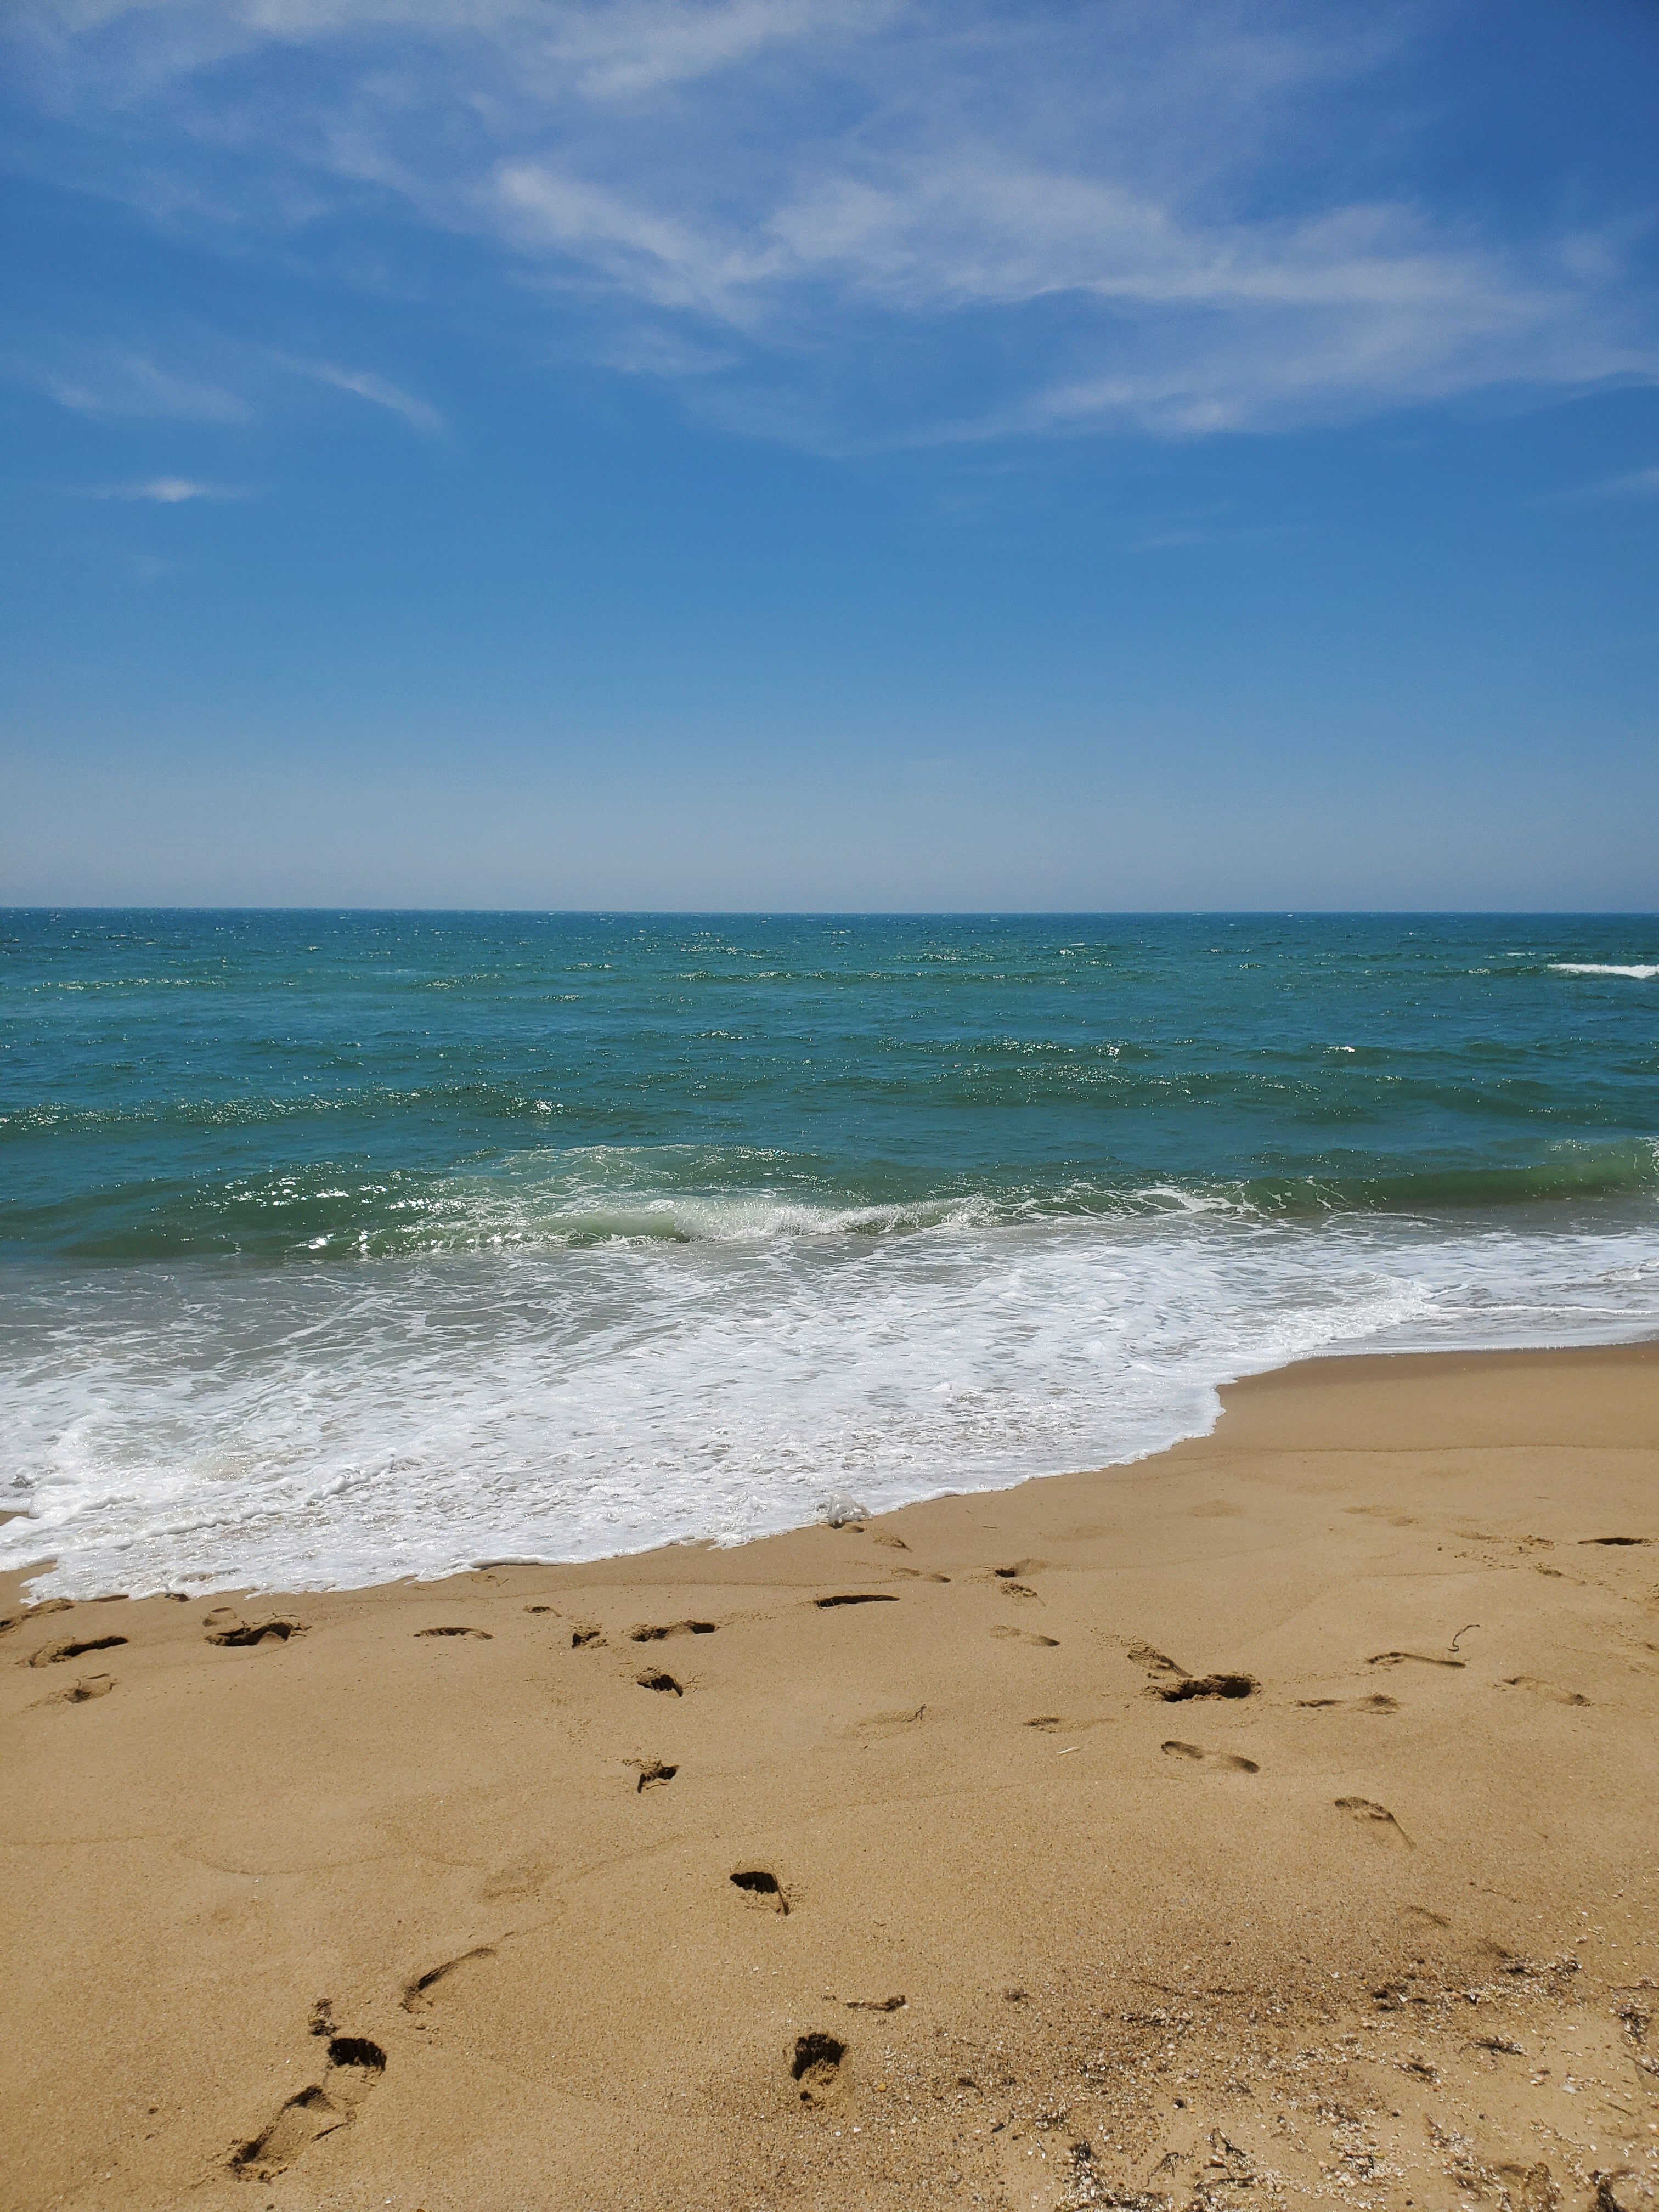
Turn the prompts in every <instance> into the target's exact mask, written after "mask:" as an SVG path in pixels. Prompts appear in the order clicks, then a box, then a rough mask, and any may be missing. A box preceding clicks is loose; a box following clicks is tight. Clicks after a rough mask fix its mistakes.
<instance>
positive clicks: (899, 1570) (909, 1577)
mask: <svg viewBox="0 0 1659 2212" xmlns="http://www.w3.org/2000/svg"><path fill="white" fill-rule="evenodd" d="M893 1572H894V1573H895V1574H896V1575H902V1576H903V1577H904V1579H905V1581H906V1582H908V1583H948V1582H949V1581H950V1579H951V1577H950V1576H949V1575H936V1574H930V1573H928V1572H927V1570H926V1569H924V1568H921V1567H895V1568H894V1570H893Z"/></svg>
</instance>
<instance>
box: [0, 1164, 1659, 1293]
mask: <svg viewBox="0 0 1659 2212" xmlns="http://www.w3.org/2000/svg"><path fill="white" fill-rule="evenodd" d="M907 1182H908V1177H897V1176H895V1175H894V1174H893V1173H892V1171H890V1170H889V1171H872V1173H871V1174H869V1175H868V1176H866V1178H865V1179H864V1182H863V1186H862V1187H860V1186H859V1185H857V1184H853V1183H850V1182H848V1180H847V1179H846V1178H845V1176H844V1173H843V1175H842V1176H834V1175H832V1174H831V1173H830V1172H829V1170H828V1167H827V1164H826V1163H824V1162H823V1160H821V1159H819V1158H816V1157H815V1156H811V1155H799V1154H792V1153H788V1152H783V1151H781V1150H779V1149H776V1148H770V1147H766V1146H697V1145H684V1146H568V1147H554V1146H545V1147H538V1148H536V1149H532V1150H529V1151H524V1152H513V1153H507V1154H503V1155H500V1156H495V1157H492V1158H488V1159H486V1160H485V1161H483V1162H481V1163H478V1164H475V1165H472V1166H469V1167H466V1168H464V1169H462V1170H453V1171H436V1170H416V1169H391V1168H388V1169H380V1170H376V1169H374V1168H366V1167H365V1166H364V1165H363V1164H362V1162H361V1161H355V1160H352V1159H350V1158H343V1159H335V1158H325V1159H323V1160H319V1161H316V1162H313V1163H310V1164H307V1165H305V1166H302V1167H295V1168H283V1169H277V1170H271V1171H270V1172H267V1173H264V1174H252V1175H226V1174H224V1173H223V1172H221V1173H219V1174H216V1175H210V1176H200V1177H197V1178H195V1179H190V1180H177V1181H167V1182H160V1181H157V1180H155V1179H144V1180H142V1181H137V1182H128V1183H124V1184H121V1185H118V1186H116V1187H114V1188H99V1189H94V1190H92V1191H89V1192H82V1193H79V1194H74V1195H71V1196H65V1197H63V1198H59V1199H55V1200H50V1201H47V1202H43V1203H41V1204H38V1205H35V1206H26V1205H23V1204H21V1202H14V1204H13V1205H12V1206H10V1207H9V1208H8V1209H7V1211H6V1212H5V1214H4V1215H3V1217H0V1224H3V1226H0V1239H3V1241H4V1242H5V1243H9V1245H10V1246H11V1248H12V1249H13V1250H14V1251H17V1250H20V1249H31V1248H32V1249H34V1250H36V1251H40V1250H41V1249H46V1250H51V1251H53V1252H55V1253H57V1254H58V1255H59V1256H60V1257H62V1258H64V1259H71V1260H80V1261H112V1262H113V1261H139V1260H155V1261H163V1260H165V1261H179V1260H185V1259H190V1258H230V1257H237V1258H240V1259H243V1260H248V1261H258V1262H262V1263H265V1264H270V1265H280V1264H293V1263H304V1262H306V1261H314V1262H327V1261H338V1260H362V1261H378V1260H395V1259H403V1260H416V1259H422V1258H435V1257H441V1256H446V1255H447V1256H453V1257H461V1256H465V1255H468V1254H485V1253H491V1252H504V1251H521V1252H532V1251H544V1252H550V1253H552V1252H556V1251H559V1250H567V1251H575V1250H580V1249H586V1248H587V1247H590V1246H597V1245H605V1244H651V1243H678V1244H694V1245H695V1244H729V1245H738V1244H766V1243H793V1242H800V1241H809V1242H810V1241H817V1242H820V1243H823V1242H829V1243H835V1242H841V1243H859V1242H869V1241H871V1240H872V1239H874V1240H881V1239H891V1238H894V1237H912V1236H918V1235H924V1234H932V1235H933V1236H935V1237H951V1236H959V1235H963V1234H966V1233H969V1232H972V1233H975V1234H976V1233H979V1232H981V1231H995V1230H999V1229H1001V1230H1012V1229H1017V1228H1020V1227H1023V1226H1025V1225H1030V1224H1031V1223H1033V1222H1041V1221H1045V1220H1054V1221H1065V1220H1075V1219H1084V1220H1101V1221H1108V1222H1109V1221H1113V1220H1132V1219H1135V1218H1156V1217H1158V1216H1159V1215H1164V1214H1174V1213H1189V1214H1195V1215H1196V1214H1212V1215H1216V1216H1218V1217H1226V1218H1235V1219H1237V1220H1240V1221H1244V1222H1252V1221H1258V1222H1269V1221H1318V1220H1322V1219H1324V1218H1328V1217H1335V1216H1341V1215H1344V1214H1350V1213H1352V1214H1385V1215H1386V1214H1400V1215H1404V1216H1412V1215H1419V1216H1428V1215H1435V1216H1439V1215H1451V1214H1456V1213H1461V1212H1503V1211H1504V1209H1506V1208H1513V1207H1522V1208H1524V1207H1531V1206H1549V1205H1552V1204H1557V1205H1563V1204H1566V1205H1570V1204H1578V1205H1594V1204H1596V1203H1601V1202H1613V1203H1616V1202H1619V1201H1622V1200H1632V1199H1634V1200H1641V1199H1644V1198H1647V1197H1650V1196H1652V1195H1655V1194H1659V1139H1639V1140H1626V1141H1621V1142H1612V1143H1607V1144H1602V1145H1588V1144H1569V1145H1562V1146H1557V1147H1555V1148H1554V1149H1553V1152H1551V1153H1550V1154H1549V1155H1548V1156H1547V1158H1544V1159H1542V1160H1537V1161H1534V1162H1531V1163H1528V1164H1516V1165H1515V1166H1512V1167H1501V1166H1492V1165H1478V1164H1470V1163H1449V1164H1430V1165H1426V1166H1413V1167H1402V1168H1400V1169H1398V1170H1385V1171H1383V1172H1376V1171H1371V1172H1362V1173H1357V1174H1356V1173H1349V1174H1343V1173H1340V1172H1338V1171H1334V1170H1333V1171H1332V1172H1329V1173H1323V1174H1322V1173H1309V1172H1300V1173H1297V1174H1268V1175H1257V1176H1241V1177H1194V1176H1184V1177H1182V1176H1148V1175H1145V1174H1137V1173H1135V1172H1134V1171H1133V1170H1127V1169H1122V1170H1115V1171H1106V1172H1102V1173H1097V1174H1094V1175H1080V1174H1078V1173H1076V1172H1074V1171H1066V1170H1064V1169H1061V1170H1058V1171H1054V1172H1050V1173H1048V1174H1047V1175H1035V1174H1032V1173H1030V1171H1028V1172H1026V1173H1025V1174H1024V1175H1020V1176H1004V1177H1001V1178H987V1177H969V1176H956V1177H944V1178H941V1179H940V1180H939V1182H937V1183H936V1184H934V1186H933V1188H927V1187H926V1186H924V1187H922V1188H920V1189H918V1188H914V1187H903V1186H904V1185H905V1184H906V1183H907Z"/></svg>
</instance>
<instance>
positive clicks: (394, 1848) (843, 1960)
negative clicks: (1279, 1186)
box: [0, 1345, 1659, 2212]
mask: <svg viewBox="0 0 1659 2212" xmlns="http://www.w3.org/2000/svg"><path fill="white" fill-rule="evenodd" d="M0 1612H3V1613H4V1614H5V1615H6V1617H7V1624H8V1625H7V1627H6V1630H5V1632H4V1639H3V1644H0V1653H3V1656H4V1660H5V1662H6V1663H5V1664H4V1665H3V1667H0V1685H3V1691H4V1699H5V1705H4V1711H3V1727H4V1732H5V1739H4V1740H5V1747H6V1749H5V1771H6V1778H7V1786H6V1790H5V1796H4V1811H3V1814H0V1837H3V1844H4V1852H3V1866H4V1877H3V1878H4V1883H5V1900H4V1906H3V1924H4V1927H5V1929H6V1954H7V1957H6V1970H5V1972H4V1976H3V1983H0V1989H3V1998H0V2002H3V2006H4V2011H5V2027H4V2031H3V2034H0V2077H3V2125H0V2133H3V2138H4V2142H5V2145H6V2153H5V2158H4V2161H3V2166H0V2201H3V2204H4V2205H5V2206H6V2207H7V2208H8V2212H24V2208H28V2212H44V2208H46V2207H54V2208H55V2207H64V2208H70V2207H74V2208H77V2212H103V2209H104V2208H109V2212H115V2208H133V2212H149V2208H161V2207H176V2206H181V2205H190V2206H200V2207H202V2208H204V2212H209V2208H216V2207H220V2206H224V2207H238V2208H253V2207H258V2208H276V2212H300V2208H306V2212H311V2208H322V2207H351V2208H356V2207H359V2206H362V2207H367V2206H370V2205H375V2206H382V2205H386V2206H396V2207H398V2208H399V2212H417V2208H418V2212H520V2208H523V2212H554V2208H558V2212H613V2208H623V2207H629V2208H631V2207H636V2206H637V2207H640V2208H641V2212H643V2208H647V2207H648V2208H659V2207H660V2208H665V2212H666V2208H673V2212H703V2208H708V2212H716V2208H719V2212H725V2208H738V2207H743V2208H750V2207H754V2208H759V2207H763V2206H770V2207H780V2208H781V2207H795V2206H800V2207H809V2206H810V2207H824V2208H831V2207H836V2208H839V2207H853V2206H882V2207H888V2206H890V2207H893V2208H895V2212H901V2209H902V2212H910V2208H914V2207H916V2206H919V2205H921V2204H932V2203H939V2204H950V2203H960V2204H963V2205H968V2204H986V2205H1002V2206H1008V2207H1011V2208H1012V2207H1019V2208H1022V2212H1024V2208H1039V2207H1042V2208H1060V2207H1063V2206H1067V2205H1073V2204H1078V2205H1081V2204H1090V2203H1116V2204H1121V2205H1127V2204H1133V2205H1136V2206H1143V2207H1147V2208H1152V2207H1163V2206H1170V2207H1186V2206H1188V2205H1204V2206H1219V2205H1224V2204H1225V2205H1230V2206H1232V2205H1236V2206H1239V2207H1243V2206H1246V2205H1250V2206H1257V2205H1273V2204H1278V2203H1287V2202H1290V2201H1291V2200H1294V2199H1298V2198H1304V2197H1323V2198H1325V2199H1327V2200H1328V2201H1332V2202H1340V2203H1346V2204H1349V2205H1352V2206H1356V2207H1359V2208H1366V2207H1377V2206H1389V2207H1395V2206H1401V2207H1403V2206H1413V2207H1419V2208H1420V2207H1438V2206H1454V2205H1462V2204H1469V2203H1481V2204H1486V2205H1491V2206H1492V2207H1494V2208H1497V2207H1499V2206H1502V2205H1508V2206H1510V2207H1512V2208H1514V2212H1550V2208H1552V2207H1554V2206H1556V2205H1565V2206H1582V2207H1583V2208H1585V2212H1590V2208H1592V2207H1595V2208H1599V2212H1611V2208H1613V2207H1614V2206H1616V2207H1618V2208H1620V2212H1632V2208H1634V2207H1636V2206H1638V2205H1644V2204H1648V2203H1652V2202H1653V2201H1654V2198H1655V2195H1656V2183H1659V2025H1656V2026H1650V2015H1651V2014H1652V2013H1654V2012H1655V2011H1656V2010H1659V1914H1656V1909H1655V1908H1656V1888H1659V1818H1656V1805H1659V1800H1656V1788H1655V1784H1656V1779H1659V1751H1656V1741H1659V1738H1656V1732H1655V1722H1656V1718H1659V1346H1651V1345H1650V1346H1640V1347H1636V1348H1632V1349H1620V1350H1595V1351H1574V1352H1559V1353H1547V1354H1518V1353H1517V1354H1510V1353H1486V1354H1481V1355H1474V1356H1468V1357H1464V1356H1449V1355H1448V1356H1437V1357H1433V1358H1389V1359H1382V1358H1364V1359H1349V1360H1326V1361H1319V1362H1315V1363H1312V1364H1307V1365H1304V1366H1301V1367H1297V1368H1291V1369H1288V1370H1283V1371H1281V1372H1279V1373H1277V1374H1273V1375H1270V1376H1264V1377H1261V1378H1260V1379H1257V1380H1254V1381H1251V1382H1249V1383H1243V1384H1241V1385H1239V1386H1237V1387H1236V1388H1234V1389H1231V1390H1229V1391H1228V1392H1227V1393H1226V1394H1225V1413H1224V1416H1223V1418H1222V1419H1221V1421H1220V1423H1219V1425H1218V1427H1217V1429H1216V1430H1215V1431H1214V1432H1213V1433H1212V1435H1211V1436H1209V1437H1206V1438H1203V1439H1201V1440H1199V1441H1195V1442H1192V1443H1186V1444H1183V1445H1182V1446H1180V1447H1178V1448H1177V1449H1174V1450H1172V1451H1170V1452H1168V1453H1165V1454H1164V1455H1160V1456H1159V1457H1158V1458H1155V1459H1152V1460H1148V1461H1146V1462H1141V1463H1140V1464H1139V1465H1136V1466H1133V1467H1131V1468H1127V1469H1116V1470H1111V1471H1108V1472H1106V1473H1103V1474H1078V1475H1071V1476H1065V1477H1059V1478H1053V1479H1048V1480H1040V1481H1033V1482H1028V1483H1026V1484H1024V1486H1021V1487H1019V1488H1018V1489H1013V1490H1010V1491H1007V1492H999V1493H994V1494H988V1495H975V1496H956V1497H949V1498H940V1499H938V1500H934V1501H932V1502H930V1503H927V1504H918V1505H914V1506H911V1507H908V1508H907V1509H905V1510H902V1511H899V1512H896V1513H893V1514H890V1515H888V1516H884V1517H882V1518H879V1519H876V1520H872V1521H869V1522H864V1523H863V1524H861V1525H859V1526H849V1527H846V1528H839V1529H831V1528H811V1529H806V1530H803V1531H800V1532H799V1533H796V1534H790V1535H787V1536H781V1537H776V1538H772V1539H769V1540H766V1541H759V1542H756V1543H753V1544H750V1545H748V1546H746V1547H741V1548H737V1549H728V1550H716V1549H712V1548H704V1547H677V1548H674V1549H671V1550H667V1551H662V1552H658V1553H651V1554H647V1555H645V1556H642V1557H635V1558H631V1559H621V1560H617V1561H612V1562H609V1563H605V1564H602V1565H592V1566H583V1567H545V1566H529V1565H511V1564H506V1565H495V1566H493V1567H490V1568H489V1569H487V1570H483V1571H478V1572H476V1573H472V1574H470V1575H466V1576H464V1577H459V1578H457V1579H454V1580H452V1581H449V1582H446V1583H440V1584H426V1585H415V1584H399V1585H394V1586H391V1587H384V1588H379V1589H368V1590H364V1591H354V1592H330V1593H327V1594H323V1595H313V1594H305V1595H294V1596H283V1595H274V1596H273V1595H260V1596H257V1597H246V1598H245V1597H236V1596H232V1597H228V1598H227V1597H224V1596H218V1597H215V1598H210V1599H205V1600H191V1601H170V1600H168V1599H166V1598H153V1599H148V1600H144V1601H131V1600H126V1601H117V1600H115V1599H114V1598H111V1599H108V1600H106V1601H100V1602H84V1603H79V1604H76V1605H74V1606H73V1607H52V1606H50V1605H48V1606H42V1607H33V1608H32V1609H31V1608H28V1607H27V1603H26V1600H25V1598H24V1596H23V1595H22V1594H21V1591H20V1589H19V1587H18V1585H17V1584H16V1583H15V1581H14V1582H13V1583H11V1585H10V1586H9V1589H7V1591H6V1593H5V1597H4V1601H3V1603H0Z"/></svg>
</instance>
